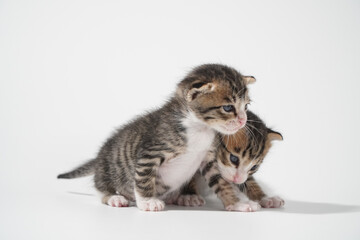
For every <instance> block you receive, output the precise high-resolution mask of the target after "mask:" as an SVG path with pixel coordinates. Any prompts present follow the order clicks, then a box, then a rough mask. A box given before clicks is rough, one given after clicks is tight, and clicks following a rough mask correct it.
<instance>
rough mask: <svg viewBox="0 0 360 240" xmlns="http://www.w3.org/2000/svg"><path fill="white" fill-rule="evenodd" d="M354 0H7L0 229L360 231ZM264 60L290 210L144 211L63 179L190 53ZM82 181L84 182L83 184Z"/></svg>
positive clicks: (11, 235)
mask: <svg viewBox="0 0 360 240" xmlns="http://www.w3.org/2000/svg"><path fill="white" fill-rule="evenodd" d="M359 10H360V3H359V1H357V0H353V1H345V0H342V1H340V0H339V1H276V0H273V1H227V0H226V1H176V2H175V1H154V0H152V1H105V0H102V1H89V0H86V1H85V0H83V1H81V0H63V1H39V0H33V1H17V0H12V1H10V0H9V1H4V0H2V1H0V190H1V191H0V192H1V197H0V239H64V238H67V239H75V238H78V239H85V238H86V239H95V238H96V239H99V238H102V239H110V238H112V239H140V238H141V239H185V238H187V239H195V238H200V239H225V238H232V239H245V238H246V239H257V238H258V239H265V238H270V239H275V238H276V239H325V237H326V239H340V238H341V239H359V238H360V226H359V222H360V221H359V220H360V193H359V189H360V174H359V168H360V146H359V138H360V127H359V123H360V107H359V103H360V96H359V90H360V84H359V81H360V79H359V76H360V64H359V63H360V45H359V43H360V14H359V13H360V12H359ZM203 63H223V64H227V65H230V66H233V67H235V68H236V69H238V70H239V71H240V72H242V73H243V74H245V75H254V76H255V77H256V78H257V82H256V83H255V84H254V85H252V86H251V88H250V94H251V97H252V99H253V103H252V105H251V106H250V109H251V110H253V111H254V112H256V113H258V114H259V115H260V116H261V117H262V118H263V119H264V120H265V122H266V123H267V124H268V125H269V126H271V127H273V128H274V129H275V130H278V131H280V132H281V133H282V134H283V136H284V139H285V140H284V141H283V142H277V143H276V144H275V146H274V147H273V149H272V151H271V153H270V154H269V155H268V157H267V158H266V159H265V162H264V164H263V165H262V167H261V170H260V171H259V172H258V173H257V177H258V179H260V180H261V181H262V182H264V183H265V184H266V185H267V186H269V187H271V188H272V189H273V190H274V192H275V193H277V194H279V195H280V196H282V197H284V199H285V200H286V201H287V205H286V206H285V208H284V209H282V210H270V211H269V210H262V211H260V212H257V213H248V214H246V213H230V212H225V211H222V206H221V205H220V204H219V203H218V202H216V201H215V200H214V201H211V200H209V202H210V203H209V204H208V205H206V206H205V207H203V208H195V209H184V208H176V207H168V208H167V211H164V212H161V213H143V212H140V211H139V210H138V209H136V208H135V207H131V208H127V209H114V208H110V207H107V206H105V205H102V204H101V203H100V199H99V198H98V196H97V195H96V192H95V190H94V188H93V187H92V185H93V183H92V180H91V178H84V179H78V180H71V181H65V180H62V181H60V180H57V179H56V175H57V174H58V173H61V172H63V171H67V170H70V169H71V168H73V167H75V166H77V165H78V164H80V163H82V162H84V161H85V160H87V159H89V158H92V157H94V156H95V154H96V153H97V151H98V149H99V147H100V146H101V144H102V143H103V142H104V141H105V139H106V138H107V137H108V136H109V135H110V133H111V132H112V131H113V130H114V129H115V128H116V127H118V126H120V125H121V124H123V123H126V122H127V121H128V120H129V119H131V118H133V117H134V116H135V115H137V114H141V113H143V112H144V111H145V110H149V109H152V108H154V107H157V106H161V104H162V103H164V101H165V100H166V99H167V98H168V97H169V96H170V95H171V94H172V92H173V91H174V89H175V86H176V83H177V82H178V81H180V80H181V78H182V77H183V76H184V75H185V74H186V73H187V72H188V71H189V70H190V69H191V68H192V67H194V66H196V65H199V64H203ZM80 193H81V194H80Z"/></svg>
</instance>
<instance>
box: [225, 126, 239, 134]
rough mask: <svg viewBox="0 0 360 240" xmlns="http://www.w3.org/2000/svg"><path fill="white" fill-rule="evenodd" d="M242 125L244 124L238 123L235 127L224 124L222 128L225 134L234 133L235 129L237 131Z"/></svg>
mask: <svg viewBox="0 0 360 240" xmlns="http://www.w3.org/2000/svg"><path fill="white" fill-rule="evenodd" d="M242 127H244V125H239V126H236V127H226V126H223V129H224V130H225V132H226V133H227V134H235V133H236V132H237V131H239V130H240V129H241V128H242Z"/></svg>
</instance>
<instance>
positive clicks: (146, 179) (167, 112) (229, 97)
mask: <svg viewBox="0 0 360 240" xmlns="http://www.w3.org/2000/svg"><path fill="white" fill-rule="evenodd" d="M254 81H255V79H254V78H253V77H245V76H242V75H241V74H240V73H239V72H237V71H236V70H235V69H233V68H230V67H227V66H224V65H218V64H206V65H202V66H199V67H197V68H195V69H194V70H193V71H192V72H190V73H189V74H188V75H187V76H186V77H185V78H184V79H183V80H182V81H181V82H180V83H179V84H178V86H177V90H176V93H175V94H174V96H173V97H172V98H171V99H170V100H169V101H168V102H167V103H166V104H165V105H164V106H163V107H161V108H160V109H158V110H156V111H153V112H150V113H148V114H146V115H143V116H141V117H139V118H137V119H135V120H133V121H131V122H130V123H128V124H126V125H125V126H123V127H122V128H120V129H119V130H117V131H116V133H115V134H114V135H113V136H111V137H110V138H109V139H108V140H107V141H106V142H105V144H104V145H103V146H102V148H101V149H100V151H99V153H98V155H97V157H96V158H95V159H93V160H91V161H89V162H87V163H85V164H84V165H82V166H80V167H78V168H77V169H75V170H73V171H71V172H69V173H65V174H61V175H59V176H58V178H76V177H80V176H85V175H89V174H93V173H94V174H95V177H94V180H95V187H96V188H97V190H99V191H100V192H101V193H103V194H104V196H103V198H102V202H103V203H106V204H108V205H111V206H114V207H123V206H128V205H129V201H136V205H137V207H138V208H139V209H141V210H145V211H160V210H163V209H164V207H165V203H164V200H165V201H166V200H167V199H174V198H176V197H177V196H179V190H180V189H181V188H183V189H184V188H186V187H183V186H185V185H184V184H185V183H187V182H188V181H190V179H191V177H192V176H193V175H194V174H195V172H196V171H197V170H198V169H199V167H200V164H201V163H202V162H203V161H205V162H206V161H208V160H209V159H212V158H213V157H214V154H215V145H214V139H215V136H216V132H220V133H222V134H225V135H227V134H234V133H235V132H237V131H238V130H239V129H240V128H242V127H244V125H245V123H246V120H247V115H246V111H245V108H246V105H247V104H248V103H249V97H248V89H247V84H249V83H252V82H254ZM195 195H196V194H195ZM196 196H197V195H196ZM199 200H201V199H200V198H199Z"/></svg>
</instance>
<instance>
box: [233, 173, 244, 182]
mask: <svg viewBox="0 0 360 240" xmlns="http://www.w3.org/2000/svg"><path fill="white" fill-rule="evenodd" d="M233 182H234V183H241V182H242V179H241V176H239V175H235V176H234V179H233Z"/></svg>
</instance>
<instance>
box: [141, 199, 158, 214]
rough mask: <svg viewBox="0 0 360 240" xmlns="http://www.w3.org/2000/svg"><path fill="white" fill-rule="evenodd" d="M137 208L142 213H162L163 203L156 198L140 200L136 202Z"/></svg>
mask: <svg viewBox="0 0 360 240" xmlns="http://www.w3.org/2000/svg"><path fill="white" fill-rule="evenodd" d="M136 205H137V207H138V208H139V209H140V210H142V211H155V212H156V211H162V210H164V208H165V203H164V202H163V201H161V200H159V199H157V198H149V199H142V200H140V201H137V202H136Z"/></svg>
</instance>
